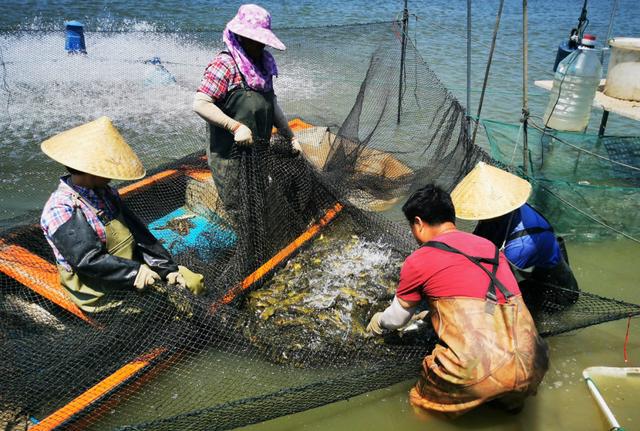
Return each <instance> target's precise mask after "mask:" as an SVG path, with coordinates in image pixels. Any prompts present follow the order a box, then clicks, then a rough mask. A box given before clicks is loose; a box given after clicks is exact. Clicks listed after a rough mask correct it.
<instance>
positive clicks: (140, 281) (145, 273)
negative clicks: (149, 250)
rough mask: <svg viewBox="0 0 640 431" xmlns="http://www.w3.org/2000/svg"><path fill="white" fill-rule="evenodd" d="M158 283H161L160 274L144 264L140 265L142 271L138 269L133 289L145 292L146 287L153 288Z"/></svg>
mask: <svg viewBox="0 0 640 431" xmlns="http://www.w3.org/2000/svg"><path fill="white" fill-rule="evenodd" d="M156 281H160V276H159V275H158V273H157V272H155V271H154V270H152V269H151V268H149V267H148V266H147V265H145V264H144V263H143V264H142V265H140V269H138V275H136V279H135V280H134V281H133V287H135V288H136V289H138V290H139V291H143V290H144V289H145V287H147V286H151V285H152V284H153V283H155V282H156Z"/></svg>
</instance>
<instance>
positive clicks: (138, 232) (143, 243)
mask: <svg viewBox="0 0 640 431" xmlns="http://www.w3.org/2000/svg"><path fill="white" fill-rule="evenodd" d="M120 210H121V211H122V216H123V218H124V221H125V223H126V225H127V227H128V228H129V230H130V231H131V234H132V235H133V238H134V240H135V242H136V250H137V252H138V253H140V256H141V257H142V260H144V262H145V263H146V264H147V265H149V267H150V268H151V269H153V270H154V271H155V272H157V273H158V274H159V275H160V276H161V277H162V278H163V279H166V278H167V275H169V274H170V273H173V272H177V271H178V265H177V264H176V263H175V262H174V261H173V258H172V257H171V254H170V253H169V252H168V251H167V249H165V248H164V246H163V245H162V244H160V242H159V241H158V239H157V238H156V237H155V236H153V234H152V233H151V232H150V231H149V228H147V226H146V225H145V224H144V222H143V221H142V220H140V219H139V218H138V216H136V215H135V214H134V213H133V212H132V211H131V210H130V209H129V208H128V207H127V206H126V205H124V204H123V205H122V206H121V207H120Z"/></svg>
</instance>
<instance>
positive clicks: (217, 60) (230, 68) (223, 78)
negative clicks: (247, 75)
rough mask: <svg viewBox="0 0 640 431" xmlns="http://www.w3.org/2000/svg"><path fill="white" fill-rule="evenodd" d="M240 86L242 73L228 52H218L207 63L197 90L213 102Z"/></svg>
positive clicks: (220, 99) (222, 98)
mask: <svg viewBox="0 0 640 431" xmlns="http://www.w3.org/2000/svg"><path fill="white" fill-rule="evenodd" d="M238 87H242V74H240V70H239V69H238V65H236V62H235V61H234V60H233V57H231V56H230V55H229V54H222V53H220V54H218V55H216V56H215V57H214V58H213V60H211V62H210V63H209V64H208V65H207V68H206V69H205V70H204V76H203V77H202V82H201V83H200V87H198V91H199V92H201V93H204V94H206V95H208V96H210V97H211V98H212V99H213V101H214V102H219V101H222V100H224V98H225V97H226V96H227V94H228V93H229V92H230V91H232V90H235V89H236V88H238Z"/></svg>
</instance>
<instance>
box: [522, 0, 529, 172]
mask: <svg viewBox="0 0 640 431" xmlns="http://www.w3.org/2000/svg"><path fill="white" fill-rule="evenodd" d="M527 33H528V24H527V0H522V133H524V135H523V136H522V170H523V172H524V175H525V176H526V175H527V174H528V171H529V139H528V138H529V135H528V130H527V129H528V121H529V95H528V94H529V84H528V79H529V75H528V63H529V52H528V50H529V41H528V37H527Z"/></svg>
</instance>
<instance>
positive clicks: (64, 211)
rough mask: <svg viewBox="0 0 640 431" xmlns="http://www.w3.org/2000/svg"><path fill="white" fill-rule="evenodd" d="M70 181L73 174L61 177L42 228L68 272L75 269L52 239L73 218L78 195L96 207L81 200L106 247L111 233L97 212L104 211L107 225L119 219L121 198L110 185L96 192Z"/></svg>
mask: <svg viewBox="0 0 640 431" xmlns="http://www.w3.org/2000/svg"><path fill="white" fill-rule="evenodd" d="M70 178H71V176H70V175H65V176H63V177H61V178H60V184H58V188H57V189H56V191H55V192H53V193H52V194H51V196H50V197H49V200H48V201H47V203H46V204H45V206H44V209H43V210H42V216H41V217H40V226H41V227H42V231H43V232H44V236H45V238H46V239H47V242H48V243H49V245H50V246H51V248H52V249H53V254H54V255H55V257H56V262H57V263H58V264H59V265H61V266H63V267H64V268H66V269H67V270H71V269H72V268H71V267H70V266H69V263H68V262H67V261H66V260H65V258H64V256H62V255H61V254H60V252H59V251H58V249H57V248H56V247H55V245H53V242H52V240H51V237H52V235H53V234H54V233H55V232H56V230H58V228H59V227H60V226H62V225H63V224H65V223H66V222H67V221H69V219H70V218H71V216H72V215H73V208H74V201H75V199H74V196H75V195H80V196H81V197H82V198H83V199H85V200H86V202H88V203H89V204H90V205H92V206H93V208H91V207H90V206H88V205H87V204H86V203H85V202H84V201H82V200H78V202H79V205H80V209H81V210H82V213H83V214H84V217H85V218H86V219H87V221H88V222H89V225H90V226H91V227H92V228H93V230H95V231H96V234H97V235H98V238H100V241H102V243H104V244H106V242H107V234H106V231H105V227H104V223H103V222H102V221H101V220H100V218H98V215H97V214H96V209H97V210H98V211H101V212H102V219H103V220H104V221H105V222H107V221H110V220H113V219H114V218H116V217H117V216H118V213H119V210H118V207H119V206H120V195H118V191H117V190H115V189H113V188H111V187H108V186H107V187H106V188H105V189H104V190H101V191H98V192H97V191H96V190H93V189H88V188H85V187H80V186H78V185H75V184H72V183H71V181H70Z"/></svg>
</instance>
